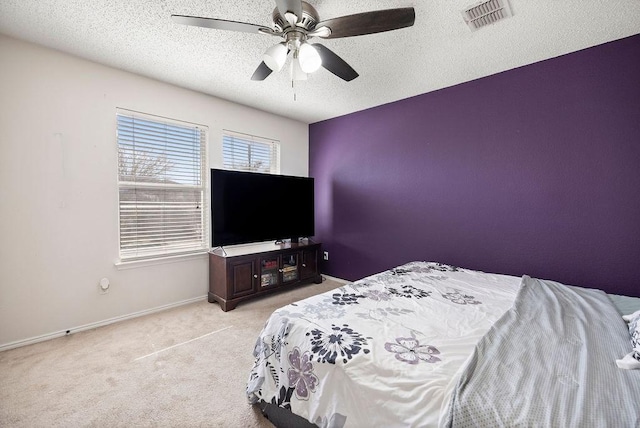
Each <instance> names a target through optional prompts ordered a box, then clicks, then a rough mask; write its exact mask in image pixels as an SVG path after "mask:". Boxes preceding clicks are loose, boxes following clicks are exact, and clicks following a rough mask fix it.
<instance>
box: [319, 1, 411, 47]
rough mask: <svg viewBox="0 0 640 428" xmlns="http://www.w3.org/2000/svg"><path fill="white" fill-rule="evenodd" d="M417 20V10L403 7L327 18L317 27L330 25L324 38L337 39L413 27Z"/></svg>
mask: <svg viewBox="0 0 640 428" xmlns="http://www.w3.org/2000/svg"><path fill="white" fill-rule="evenodd" d="M415 20H416V12H415V10H414V9H413V8H412V7H403V8H399V9H386V10H376V11H372V12H364V13H357V14H355V15H348V16H341V17H339V18H332V19H327V20H325V21H321V22H319V23H318V24H317V25H316V28H321V27H328V28H329V29H331V34H329V35H328V36H324V38H326V39H337V38H339V37H351V36H362V35H365V34H374V33H382V32H384V31H391V30H398V29H400V28H405V27H411V26H412V25H413V23H414V22H415ZM320 37H323V36H320Z"/></svg>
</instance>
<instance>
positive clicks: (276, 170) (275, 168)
mask: <svg viewBox="0 0 640 428" xmlns="http://www.w3.org/2000/svg"><path fill="white" fill-rule="evenodd" d="M234 140H235V141H237V142H238V143H239V144H246V145H247V146H248V150H249V154H248V155H247V157H248V159H247V163H248V165H247V166H238V164H233V165H230V164H228V163H227V158H226V154H227V153H228V150H229V148H228V147H226V145H227V143H231V144H235V142H234ZM265 146H266V147H268V148H269V169H268V170H266V169H260V168H256V167H252V166H251V165H250V162H251V157H250V152H251V149H252V148H255V149H257V150H264V147H265ZM239 150H241V148H239ZM280 152H281V144H280V141H279V140H276V139H274V138H266V137H259V136H256V135H251V134H245V133H242V132H238V131H231V130H228V129H223V130H222V168H223V169H226V170H231V171H244V172H257V173H262V174H280ZM258 158H259V159H264V156H259V157H258ZM241 160H242V159H241ZM274 163H275V165H273V164H274Z"/></svg>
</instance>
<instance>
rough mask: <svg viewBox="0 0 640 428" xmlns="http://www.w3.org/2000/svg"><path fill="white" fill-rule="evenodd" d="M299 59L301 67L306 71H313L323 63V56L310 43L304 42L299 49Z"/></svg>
mask: <svg viewBox="0 0 640 428" xmlns="http://www.w3.org/2000/svg"><path fill="white" fill-rule="evenodd" d="M298 61H299V62H300V68H301V69H302V71H304V72H305V73H313V72H314V71H317V70H318V69H319V68H320V66H321V65H322V58H320V54H319V53H318V51H317V50H316V49H315V48H314V47H313V46H311V45H310V44H308V43H303V44H302V45H301V46H300V50H299V51H298Z"/></svg>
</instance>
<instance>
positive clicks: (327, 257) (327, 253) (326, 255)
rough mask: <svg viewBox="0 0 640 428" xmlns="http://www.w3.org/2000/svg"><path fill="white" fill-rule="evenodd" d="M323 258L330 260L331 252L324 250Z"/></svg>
mask: <svg viewBox="0 0 640 428" xmlns="http://www.w3.org/2000/svg"><path fill="white" fill-rule="evenodd" d="M322 258H323V259H325V260H329V252H328V251H324V252H323V253H322Z"/></svg>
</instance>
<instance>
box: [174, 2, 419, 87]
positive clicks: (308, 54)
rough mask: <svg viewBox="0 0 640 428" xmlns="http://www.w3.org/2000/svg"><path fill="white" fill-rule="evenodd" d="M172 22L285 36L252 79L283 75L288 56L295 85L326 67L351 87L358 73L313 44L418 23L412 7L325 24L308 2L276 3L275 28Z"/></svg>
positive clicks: (189, 19) (184, 19) (179, 18)
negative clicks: (312, 40)
mask: <svg viewBox="0 0 640 428" xmlns="http://www.w3.org/2000/svg"><path fill="white" fill-rule="evenodd" d="M171 18H172V19H173V21H174V22H176V23H179V24H184V25H194V26H197V27H205V28H213V29H217V30H228V31H241V32H246V33H258V34H266V35H269V36H278V37H282V38H283V39H284V41H282V42H280V43H277V44H276V45H273V46H271V47H270V48H269V49H267V51H266V52H265V54H264V56H263V61H262V63H260V65H259V66H258V68H257V69H256V71H255V72H254V73H253V76H251V79H252V80H264V79H266V78H267V76H269V75H270V74H271V73H272V72H273V71H280V70H281V69H282V67H283V66H284V64H285V62H286V61H287V57H288V56H289V53H293V55H292V57H293V60H292V61H291V72H292V79H293V80H305V79H306V77H307V73H313V72H314V71H316V70H317V69H318V68H320V66H322V67H324V68H325V69H327V70H328V71H330V72H331V73H333V74H335V75H336V76H338V77H340V78H341V79H343V80H346V81H347V82H349V81H351V80H353V79H355V78H356V77H358V73H357V72H356V71H355V70H354V69H353V68H351V66H350V65H349V64H347V63H346V62H345V61H344V60H343V59H342V58H340V57H339V56H338V55H336V54H335V53H334V52H333V51H332V50H330V49H329V48H327V47H326V46H324V45H321V44H319V43H309V42H308V40H309V39H311V38H313V37H320V38H323V39H337V38H341V37H351V36H362V35H365V34H374V33H381V32H384V31H391V30H397V29H400V28H405V27H410V26H412V25H413V23H414V21H415V11H414V9H413V8H412V7H406V8H398V9H385V10H376V11H372V12H364V13H358V14H355V15H348V16H341V17H338V18H331V19H326V20H324V21H320V19H319V17H318V12H316V10H315V9H314V8H313V6H311V5H310V4H309V3H307V2H305V1H302V0H276V8H275V9H274V11H273V16H272V20H273V26H272V27H266V26H264V25H257V24H249V23H246V22H236V21H228V20H224V19H216V18H202V17H198V16H186V15H171Z"/></svg>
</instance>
